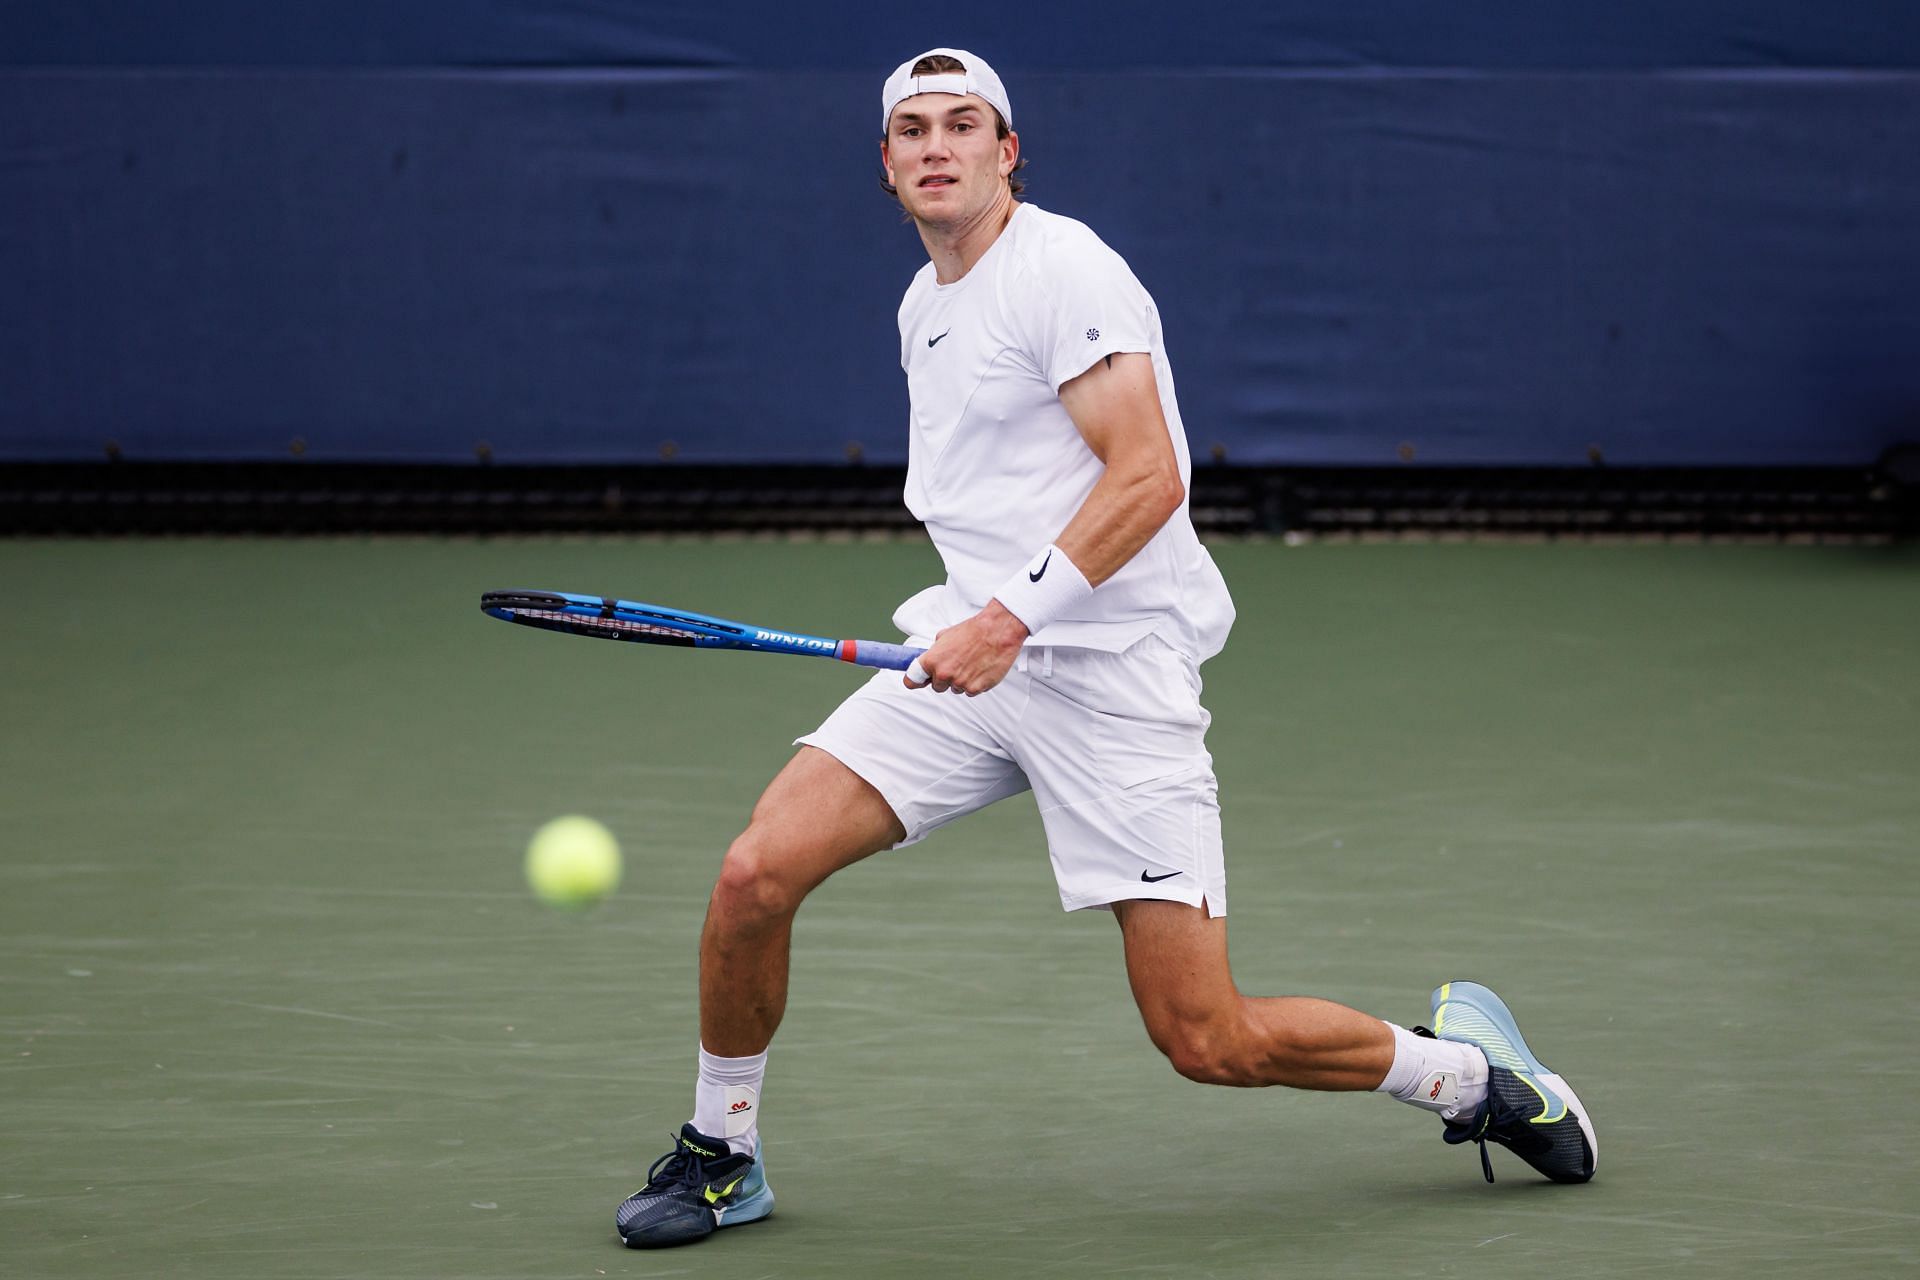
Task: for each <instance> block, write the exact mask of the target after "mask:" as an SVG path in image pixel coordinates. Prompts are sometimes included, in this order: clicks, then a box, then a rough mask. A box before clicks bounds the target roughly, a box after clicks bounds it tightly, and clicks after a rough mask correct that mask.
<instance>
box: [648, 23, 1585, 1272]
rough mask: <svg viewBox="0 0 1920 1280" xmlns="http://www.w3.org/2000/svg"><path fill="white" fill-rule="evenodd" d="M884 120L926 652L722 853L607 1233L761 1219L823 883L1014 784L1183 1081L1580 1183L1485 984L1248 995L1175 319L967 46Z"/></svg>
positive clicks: (1558, 1089) (794, 764) (1559, 1120)
mask: <svg viewBox="0 0 1920 1280" xmlns="http://www.w3.org/2000/svg"><path fill="white" fill-rule="evenodd" d="M881 122H882V128H883V134H884V136H883V137H882V140H881V143H880V158H881V163H882V166H883V167H884V169H885V173H886V178H885V182H884V186H885V188H886V190H888V191H889V192H891V193H892V194H893V195H894V196H895V197H896V198H897V199H898V200H899V202H900V203H901V205H903V206H904V207H905V209H906V211H907V213H908V214H909V215H911V217H912V219H913V222H914V225H915V226H916V227H917V228H918V230H919V233H920V239H921V242H922V243H923V244H924V245H925V246H926V250H927V257H928V259H929V261H928V264H927V265H926V266H925V267H923V268H921V270H920V272H919V274H917V275H916V276H915V277H914V279H913V282H912V284H911V285H909V286H908V288H907V293H906V297H905V298H904V299H903V300H902V302H901V304H900V312H899V320H900V364H901V367H902V368H903V369H904V370H905V372H906V375H907V385H908V389H909V392H910V398H911V405H912V412H911V437H910V444H909V452H908V466H907V482H906V501H907V506H908V507H909V508H910V509H911V510H912V512H913V514H914V515H915V516H916V517H917V518H919V519H920V520H921V521H923V522H924V523H925V525H926V527H927V530H928V532H929V533H930V534H931V535H932V538H933V542H934V545H935V546H936V547H937V548H938V549H939V551H940V555H941V558H942V560H943V561H944V562H945V564H946V570H947V579H946V581H945V582H943V583H941V584H939V585H938V586H934V587H929V588H928V589H927V590H925V591H922V592H921V593H919V594H918V595H916V596H914V597H913V598H912V599H910V600H908V601H907V602H906V603H905V604H903V605H901V606H900V609H899V610H898V612H897V613H896V614H895V616H894V620H895V623H896V625H898V626H899V627H900V629H901V630H902V631H904V632H906V633H907V634H908V635H909V636H911V637H912V638H913V642H914V643H916V644H920V645H928V646H930V647H929V648H928V649H927V652H926V653H925V655H923V656H922V658H921V659H920V661H919V662H918V663H917V664H916V667H915V668H914V669H912V670H909V671H908V673H907V676H906V679H904V680H903V679H902V678H901V676H900V675H899V674H897V673H893V672H881V673H879V674H877V675H875V676H874V677H873V679H872V680H871V681H870V682H869V683H867V684H866V685H864V686H863V687H862V688H861V689H860V690H859V691H858V692H856V693H855V694H854V695H853V696H852V697H850V698H848V699H847V700H846V701H845V702H844V703H842V704H841V706H840V707H839V709H837V710H836V711H835V712H834V713H833V714H832V715H831V716H829V717H828V719H827V721H826V723H824V724H823V725H821V726H820V728H819V729H818V730H817V731H815V732H814V733H811V734H809V735H807V736H806V737H804V738H801V739H800V740H799V750H798V752H797V754H796V755H795V756H794V757H793V759H792V760H791V761H790V762H789V763H788V764H787V766H786V767H785V768H784V769H783V770H782V771H781V772H780V774H779V775H778V776H777V777H776V778H775V779H774V780H773V782H772V783H771V784H770V785H769V786H768V787H767V789H766V792H765V793H764V794H763V795H762V796H761V798H760V801H759V803H758V805H756V806H755V808H754V812H753V817H752V819H751V821H750V823H749V824H748V826H747V829H746V831H745V832H743V833H742V834H741V835H740V836H739V838H738V839H736V840H735V841H734V842H733V844H732V846H731V847H730V848H729V849H728V850H727V855H726V858H725V861H724V862H723V864H722V867H721V871H720V878H719V882H718V884H716V885H715V887H714V891H713V897H712V899H711V901H710V902H709V904H708V908H707V919H706V925H705V928H704V931H703V933H702V935H701V940H700V1041H701V1044H700V1059H699V1077H698V1083H697V1084H696V1086H695V1091H694V1114H693V1118H692V1120H691V1121H689V1122H688V1123H687V1124H686V1125H685V1127H683V1128H682V1130H681V1132H680V1137H679V1141H678V1143H677V1145H676V1146H675V1148H674V1149H673V1150H672V1151H670V1152H668V1153H667V1154H666V1155H665V1156H663V1157H661V1159H660V1160H659V1161H658V1162H657V1163H656V1164H655V1165H654V1167H653V1169H652V1170H651V1171H650V1173H649V1176H648V1182H647V1185H646V1187H645V1188H643V1189H642V1190H640V1191H638V1192H636V1193H634V1194H633V1195H632V1196H630V1197H628V1198H627V1199H626V1200H625V1201H624V1202H622V1204H621V1205H620V1207H619V1210H618V1213H617V1225H618V1227H619V1231H620V1235H621V1237H622V1239H624V1240H625V1241H626V1243H628V1244H629V1245H634V1246H639V1247H648V1246H655V1245H667V1244H679V1243H684V1242H687V1241H692V1240H698V1239H702V1238H704V1237H706V1236H708V1235H710V1234H711V1233H712V1232H713V1231H714V1230H715V1229H716V1228H718V1227H727V1226H735V1225H738V1224H741V1223H746V1222H752V1221H756V1220H758V1219H760V1218H764V1217H765V1216H766V1215H767V1214H769V1213H771V1212H772V1210H773V1192H772V1190H771V1188H770V1187H769V1186H768V1184H767V1179H766V1173H765V1169H764V1165H763V1162H762V1161H761V1159H760V1131H759V1120H760V1107H761V1087H762V1082H763V1080H764V1077H765V1074H766V1064H767V1046H768V1044H769V1043H770V1042H771V1041H772V1039H773V1034H774V1031H775V1029H776V1028H778V1026H779V1025H780V1018H781V1014H782V1012H783V1010H784V1007H785V1003H786V994H787V956H788V944H789V940H790V937H791V930H792V925H793V919H794V913H795V912H796V911H797V910H798V909H799V907H800V904H801V901H802V900H803V899H804V898H805V897H806V896H807V894H808V893H809V892H810V891H811V890H812V889H813V888H814V887H815V886H816V885H818V884H820V883H821V882H822V881H824V880H825V879H826V878H827V877H828V876H830V875H832V874H833V873H834V872H836V871H838V870H840V869H841V868H842V867H845V866H848V865H849V864H851V863H854V862H857V861H859V860H860V859H862V858H865V857H867V856H868V855H870V854H873V853H877V852H879V851H881V850H884V849H897V848H900V847H901V846H903V845H907V844H912V843H913V842H915V841H917V840H921V839H924V838H925V837H926V836H927V835H928V834H930V833H931V832H933V831H934V830H935V829H937V828H939V827H941V826H944V825H945V824H946V823H949V822H952V821H954V820H955V819H958V818H961V817H964V816H965V815H967V814H970V813H973V812H974V811H976V810H979V809H982V808H985V807H986V806H987V805H990V804H993V803H994V802H995V801H998V800H1003V799H1006V798H1007V797H1009V796H1013V795H1017V794H1019V793H1020V792H1023V791H1027V790H1032V792H1033V793H1034V796H1035V799H1036V800H1037V801H1038V803H1039V806H1040V816H1041V821H1042V823H1043V825H1044V827H1045V830H1046V837H1047V846H1048V852H1049V854H1050V856H1051V858H1052V861H1053V869H1054V875H1055V879H1056V881H1057V883H1058V885H1059V891H1060V902H1061V905H1062V906H1063V907H1065V908H1066V909H1067V910H1069V911H1073V910H1081V909H1085V908H1098V909H1101V910H1109V911H1112V912H1113V913H1114V916H1115V918H1116V919H1117V920H1118V922H1119V926H1120V931H1121V934H1122V937H1123V939H1124V950H1125V955H1126V966H1127V976H1128V979H1129V980H1130V982H1131V985H1132V989H1133V995H1134V999H1135V1000H1136V1002H1137V1003H1138V1005H1139V1008H1140V1013H1141V1016H1142V1018H1143V1019H1144V1020H1145V1022H1146V1029H1147V1034H1148V1036H1149V1037H1150V1038H1151V1040H1152V1041H1153V1043H1154V1045H1156V1046H1157V1047H1158V1048H1159V1049H1160V1051H1161V1052H1162V1053H1164V1054H1166V1056H1167V1057H1168V1059H1169V1060H1170V1061H1171V1063H1172V1065H1173V1068H1174V1069H1175V1070H1176V1071H1178V1072H1179V1073H1180V1074H1181V1075H1183V1076H1186V1077H1187V1078H1189V1079H1192V1080H1197V1081H1202V1082H1205V1083H1208V1084H1222V1085H1240V1086H1260V1085H1291V1086H1293V1087H1295V1088H1301V1089H1323V1090H1354V1091H1362V1090H1373V1091H1376V1092H1381V1093H1386V1094H1390V1095H1391V1096H1393V1097H1394V1098H1397V1099H1399V1100H1400V1101H1402V1102H1406V1103H1410V1104H1412V1105H1413V1106H1415V1107H1418V1108H1421V1109H1423V1110H1426V1111H1431V1112H1435V1113H1437V1114H1438V1115H1439V1116H1440V1118H1441V1120H1442V1121H1443V1122H1444V1125H1445V1128H1444V1131H1443V1132H1444V1136H1445V1138H1446V1140H1447V1141H1448V1142H1454V1143H1465V1142H1473V1143H1478V1144H1480V1153H1481V1162H1482V1166H1483V1168H1484V1169H1485V1170H1486V1176H1487V1178H1488V1179H1489V1180H1491V1179H1492V1177H1493V1174H1492V1167H1491V1162H1490V1161H1489V1160H1488V1158H1487V1152H1486V1145H1485V1144H1486V1143H1487V1142H1490V1141H1491V1142H1496V1143H1500V1144H1503V1145H1505V1146H1507V1147H1509V1148H1511V1149H1512V1150H1513V1151H1514V1152H1515V1153H1516V1154H1518V1155H1519V1156H1520V1157H1521V1158H1522V1159H1524V1160H1525V1161H1526V1162H1527V1163H1528V1164H1530V1165H1532V1166H1533V1168H1535V1169H1536V1170H1538V1171H1539V1172H1541V1173H1543V1174H1545V1175H1546V1176H1547V1177H1548V1178H1551V1179H1553V1180H1555V1181H1558V1182H1584V1181H1586V1180H1587V1179H1588V1178H1590V1177H1592V1176H1593V1170H1594V1154H1595V1147H1594V1138H1593V1129H1592V1126H1591V1125H1590V1124H1589V1122H1588V1120H1587V1116H1586V1112H1585V1110H1584V1109H1583V1108H1582V1107H1581V1105H1580V1101H1579V1099H1578V1098H1576V1097H1575V1096H1574V1094H1573V1091H1572V1090H1571V1089H1569V1088H1568V1087H1567V1085H1566V1082H1565V1081H1563V1080H1562V1079H1561V1078H1560V1077H1558V1076H1557V1075H1554V1074H1553V1073H1551V1072H1549V1071H1548V1070H1547V1069H1546V1068H1545V1067H1543V1066H1542V1065H1541V1064H1540V1062H1539V1061H1538V1060H1537V1059H1536V1058H1534V1057H1533V1055H1532V1053H1531V1051H1530V1050H1529V1049H1528V1047H1527V1045H1526V1043H1525V1042H1524V1041H1523V1040H1522V1039H1521V1037H1520V1033H1519V1030H1518V1029H1517V1028H1516V1027H1515V1025H1514V1021H1513V1017H1512V1015H1511V1014H1510V1013H1509V1012H1508V1010H1507V1007H1506V1006H1505V1005H1504V1004H1503V1003H1502V1002H1501V1001H1500V999H1499V998H1498V997H1497V996H1495V995H1494V994H1493V993H1492V992H1491V991H1489V990H1487V989H1486V988H1485V987H1482V986H1478V985H1475V984H1472V983H1466V982H1454V983H1450V984H1447V985H1443V986H1441V987H1440V988H1439V989H1438V990H1436V991H1435V992H1434V993H1433V995H1432V998H1431V1006H1430V1008H1431V1019H1432V1023H1433V1027H1432V1030H1430V1031H1429V1030H1428V1029H1426V1028H1415V1029H1412V1030H1409V1029H1407V1028H1404V1027H1400V1026H1396V1025H1393V1024H1391V1023H1387V1022H1382V1021H1381V1020H1379V1019H1378V1018H1373V1017H1370V1016H1368V1015H1366V1014H1364V1013H1360V1012H1358V1011H1356V1010H1353V1009H1349V1008H1346V1007H1344V1006H1342V1005H1338V1004H1334V1003H1331V1002H1329V1001H1326V1000H1316V999H1310V998H1305V997H1297V996H1287V997H1278V998H1255V997H1250V996H1245V995H1242V994H1241V993H1240V992H1239V990H1238V989H1237V988H1236V987H1235V985H1234V982H1233V978H1232V976H1231V974H1230V973H1229V971H1228V967H1227V930H1226V920H1225V915H1226V907H1227V884H1226V865H1225V860H1224V858H1223V856H1222V852H1221V842H1220V812H1219V807H1218V804H1217V802H1216V799H1215V795H1216V786H1215V781H1214V774H1213V764H1212V757H1210V756H1209V755H1208V754H1207V750H1206V745H1205V738H1206V730H1207V724H1208V718H1209V717H1208V714H1207V712H1206V711H1205V710H1204V709H1202V707H1201V705H1200V689H1201V682H1200V675H1199V666H1200V664H1201V663H1202V662H1204V661H1205V660H1206V659H1207V658H1209V657H1211V656H1212V655H1213V654H1215V653H1217V652H1218V651H1219V650H1220V648H1221V646H1222V644H1223V643H1224V642H1225V640H1226V637H1227V631H1228V628H1229V627H1230V626H1231V625H1232V622H1233V604H1232V601H1231V599H1230V598H1229V596H1228V594H1227V588H1226V584H1225V583H1224V582H1223V581H1222V579H1221V577H1220V573H1219V571H1218V570H1217V569H1215V567H1214V564H1213V561H1212V559H1211V558H1210V557H1209V556H1208V554H1207V551H1206V549H1205V548H1204V547H1203V546H1202V545H1201V544H1200V540H1199V539H1198V537H1196V536H1195V534H1194V530H1193V524H1192V521H1191V519H1190V518H1189V515H1188V511H1187V489H1186V486H1187V480H1188V476H1189V472H1190V466H1189V461H1188V453H1187V440H1186V433H1185V431H1184V429H1183V428H1182V426H1181V422H1180V410H1179V406H1178V403H1177V401H1176V400H1175V397H1174V385H1173V372H1172V369H1171V368H1170V366H1169V365H1168V363H1167V354H1166V348H1165V344H1164V342H1163V341H1162V335H1161V328H1160V316H1159V313H1158V311H1157V310H1156V309H1155V307H1154V304H1153V299H1152V298H1151V297H1150V296H1148V294H1147V291H1146V290H1145V289H1144V288H1142V287H1141V285H1140V282H1139V281H1138V280H1136V279H1135V278H1134V275H1133V273H1132V271H1130V270H1129V269H1128V267H1127V264H1126V263H1125V262H1124V261H1122V259H1121V258H1120V256H1119V255H1118V254H1116V253H1115V252H1114V251H1113V250H1112V249H1110V248H1108V247H1107V246H1106V245H1105V244H1104V243H1102V242H1101V240H1100V239H1099V237H1097V236H1096V235H1095V234H1094V233H1093V232H1092V231H1090V230H1089V229H1088V228H1087V227H1086V226H1084V225H1082V224H1081V223H1079V222H1076V221H1073V220H1072V219H1070V218H1063V217H1060V216H1058V215H1055V214H1051V213H1047V212H1045V211H1044V210H1042V209H1039V208H1037V207H1035V206H1034V205H1032V204H1027V203H1023V202H1021V201H1020V200H1018V199H1017V198H1016V197H1017V196H1018V195H1019V193H1020V191H1021V183H1020V180H1019V178H1018V177H1017V176H1016V172H1017V170H1018V169H1020V168H1021V166H1022V161H1021V159H1020V139H1019V136H1018V135H1017V134H1015V133H1014V132H1013V128H1012V125H1013V108H1012V105H1011V103H1010V102H1009V101H1008V97H1007V92H1006V89H1005V88H1004V87H1003V86H1002V84H1001V82H1000V78H999V77H998V76H997V75H996V74H995V73H994V71H993V68H992V67H990V66H988V65H987V63H986V62H985V61H984V60H983V59H981V58H979V57H976V56H975V55H973V54H971V53H968V52H966V51H964V50H959V49H935V50H931V51H929V52H928V53H926V54H923V55H921V56H920V57H918V58H912V59H909V60H908V61H907V62H905V63H903V64H901V66H900V67H899V68H898V69H897V70H896V71H895V72H894V73H893V74H892V75H891V76H889V77H887V80H886V84H885V87H884V90H883V93H882V99H881ZM1063 1212H1064V1210H1063Z"/></svg>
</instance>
